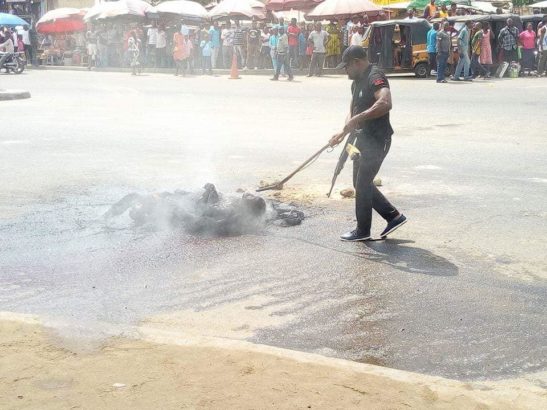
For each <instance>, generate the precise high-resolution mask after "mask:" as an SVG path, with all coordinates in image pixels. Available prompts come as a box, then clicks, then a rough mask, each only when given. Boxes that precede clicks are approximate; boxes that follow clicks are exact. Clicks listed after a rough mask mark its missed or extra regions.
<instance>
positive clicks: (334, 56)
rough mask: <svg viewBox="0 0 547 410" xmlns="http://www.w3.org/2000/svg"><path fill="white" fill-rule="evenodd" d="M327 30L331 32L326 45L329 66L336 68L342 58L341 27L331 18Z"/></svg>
mask: <svg viewBox="0 0 547 410" xmlns="http://www.w3.org/2000/svg"><path fill="white" fill-rule="evenodd" d="M326 31H327V33H329V39H328V40H327V46H326V51H327V55H326V57H327V67H330V68H334V67H336V66H337V65H338V63H339V59H340V50H341V42H340V27H338V24H337V23H335V21H334V20H331V21H330V23H329V25H328V26H327V28H326Z"/></svg>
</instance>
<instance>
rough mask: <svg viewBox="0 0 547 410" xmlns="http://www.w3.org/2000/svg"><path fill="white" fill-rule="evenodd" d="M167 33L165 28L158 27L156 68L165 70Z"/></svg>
mask: <svg viewBox="0 0 547 410" xmlns="http://www.w3.org/2000/svg"><path fill="white" fill-rule="evenodd" d="M166 48H167V33H166V32H165V28H164V27H163V26H160V28H159V29H158V37H157V39H156V67H158V68H165V64H166V61H167V53H166Z"/></svg>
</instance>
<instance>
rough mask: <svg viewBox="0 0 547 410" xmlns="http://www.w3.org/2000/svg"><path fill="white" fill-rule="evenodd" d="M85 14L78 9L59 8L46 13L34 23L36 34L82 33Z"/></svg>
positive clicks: (84, 25)
mask: <svg viewBox="0 0 547 410" xmlns="http://www.w3.org/2000/svg"><path fill="white" fill-rule="evenodd" d="M84 15H85V12H84V11H82V10H80V9H73V8H68V7H66V8H60V9H55V10H51V11H48V12H47V13H46V14H44V15H43V16H42V18H41V19H40V20H38V23H36V30H37V31H38V33H42V34H51V33H73V32H75V31H84V30H85V29H86V24H85V23H84Z"/></svg>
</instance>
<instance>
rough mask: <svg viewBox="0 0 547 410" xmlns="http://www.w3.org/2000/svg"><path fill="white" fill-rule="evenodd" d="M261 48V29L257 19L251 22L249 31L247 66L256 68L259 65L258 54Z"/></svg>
mask: <svg viewBox="0 0 547 410" xmlns="http://www.w3.org/2000/svg"><path fill="white" fill-rule="evenodd" d="M259 50H260V29H259V28H258V26H257V23H256V20H253V22H252V23H251V28H250V29H249V31H247V68H248V69H250V70H252V69H254V70H256V69H257V67H258V55H259Z"/></svg>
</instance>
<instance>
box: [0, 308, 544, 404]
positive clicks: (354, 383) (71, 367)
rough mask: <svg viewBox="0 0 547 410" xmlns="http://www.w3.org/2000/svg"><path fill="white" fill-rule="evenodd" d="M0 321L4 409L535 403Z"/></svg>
mask: <svg viewBox="0 0 547 410" xmlns="http://www.w3.org/2000/svg"><path fill="white" fill-rule="evenodd" d="M3 317H4V320H1V321H0V349H1V351H0V381H1V383H0V403H2V406H1V407H2V408H3V409H78V408H81V409H106V408H108V409H151V408H161V409H175V408H176V409H181V408H200V409H201V408H206V409H208V408H211V409H213V408H215V409H232V408H233V409H236V408H237V409H263V408H291V409H300V408H302V409H306V408H321V409H352V408H367V409H399V408H401V409H402V408H417V409H429V408H435V409H456V408H457V409H462V408H465V409H487V408H492V409H539V408H546V407H547V391H546V390H545V389H542V388H541V387H539V386H537V385H534V384H533V383H532V382H530V381H529V380H522V379H521V380H512V381H503V382H495V383H494V382H492V383H487V382H483V383H473V384H471V383H462V382H457V381H452V380H447V379H442V378H437V377H429V376H423V375H418V374H414V373H408V372H401V371H396V370H391V369H386V368H381V367H376V366H372V365H363V364H358V363H354V362H349V361H344V360H339V359H330V358H325V357H322V356H318V355H312V354H305V353H299V352H294V351H287V350H282V349H278V348H271V347H267V346H259V345H252V344H248V343H245V342H236V341H222V340H220V339H206V338H197V339H189V338H185V339H178V340H179V342H180V341H182V344H180V343H179V344H178V345H177V344H173V343H167V342H175V343H176V342H177V337H175V336H174V335H169V334H168V333H161V332H157V331H154V332H153V331H151V330H149V331H146V330H145V329H144V328H143V336H144V337H145V338H147V339H148V340H156V341H163V342H165V343H155V342H151V341H137V340H130V339H120V338H116V339H110V340H109V341H107V343H106V344H104V345H102V346H101V347H100V348H98V349H95V350H94V351H92V352H84V353H82V352H72V351H70V350H68V349H66V348H62V347H59V341H58V340H56V338H55V336H54V334H53V333H52V332H51V331H50V330H48V329H47V328H44V327H42V326H41V325H40V324H39V322H38V320H37V319H35V318H32V317H28V316H26V317H24V318H23V319H24V320H23V321H21V317H19V318H18V319H17V320H14V319H13V318H10V319H9V320H5V315H4V316H3Z"/></svg>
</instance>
